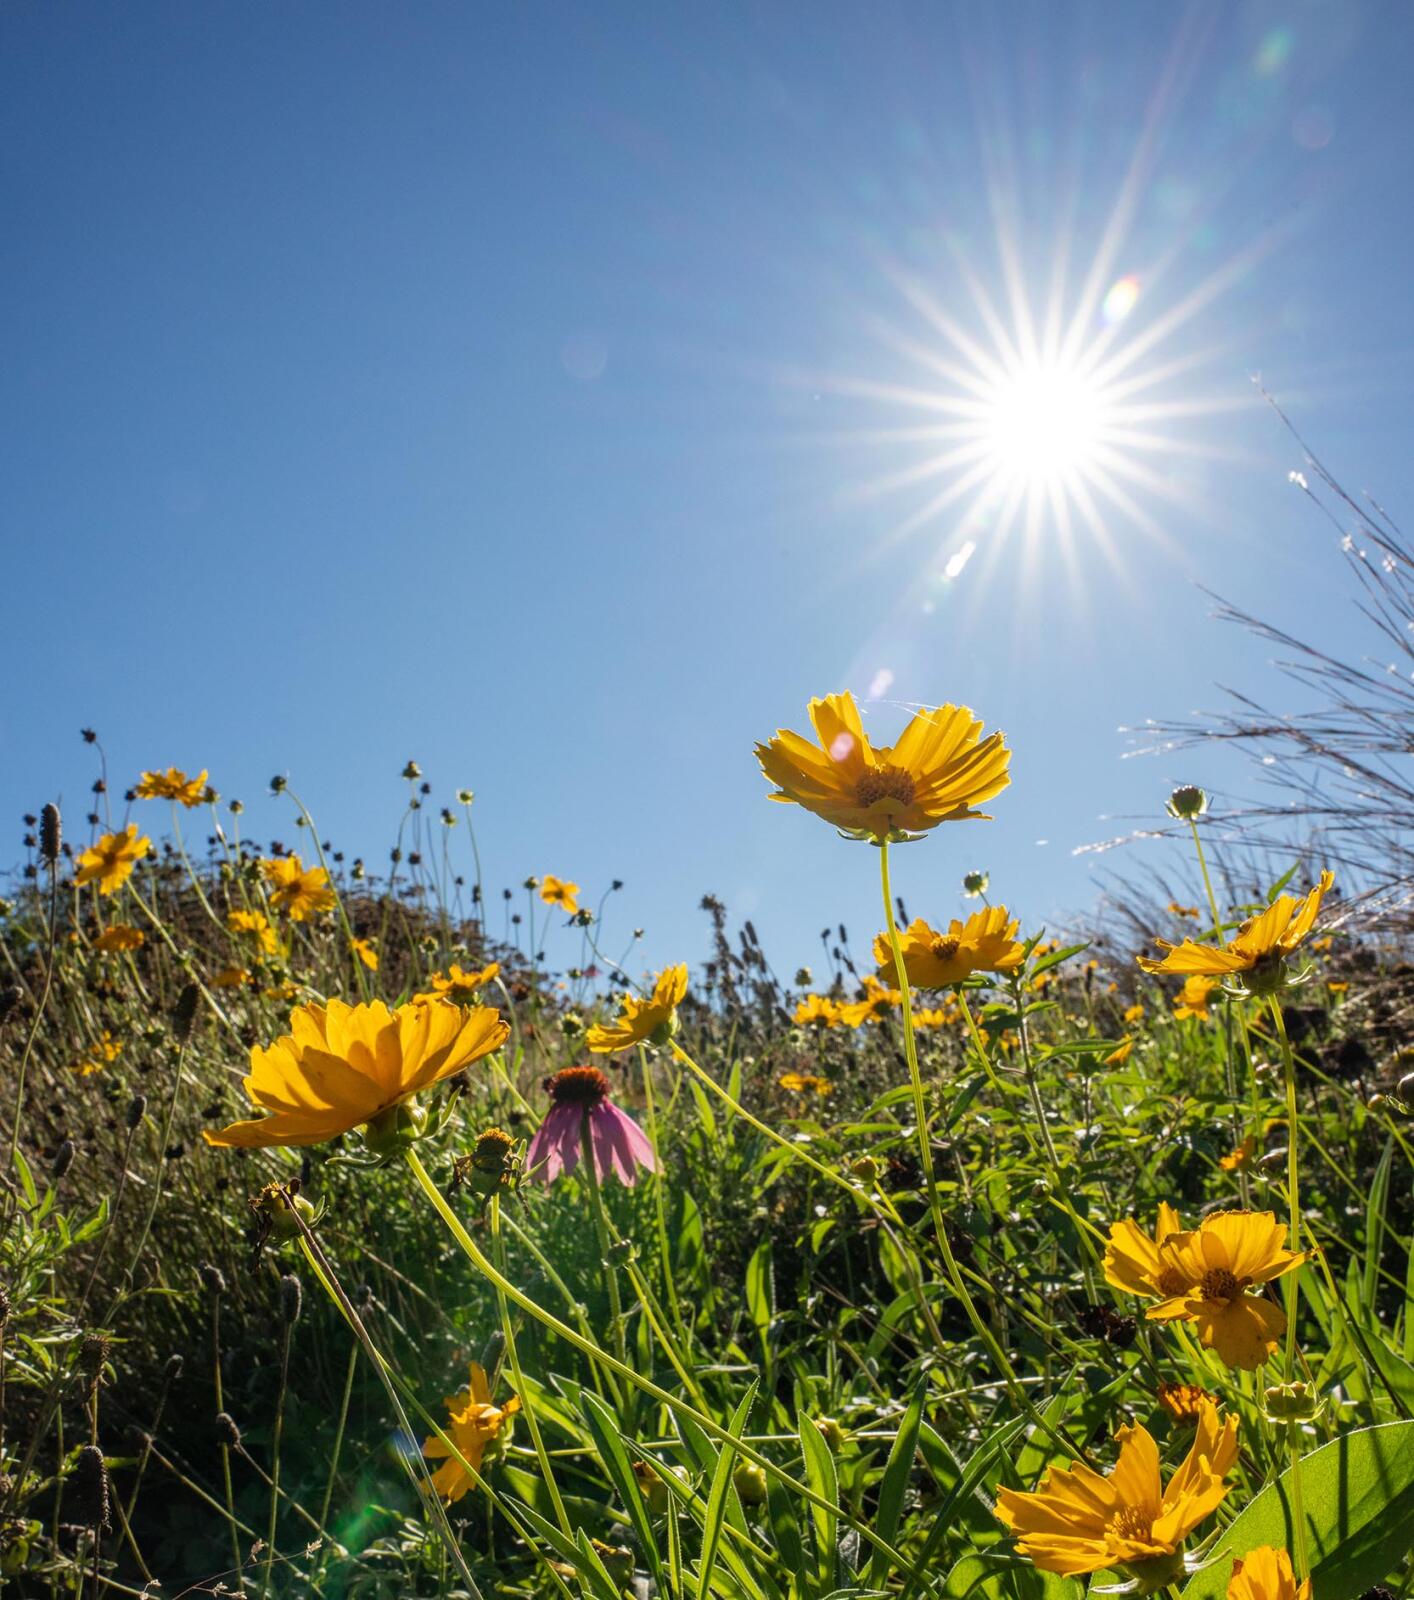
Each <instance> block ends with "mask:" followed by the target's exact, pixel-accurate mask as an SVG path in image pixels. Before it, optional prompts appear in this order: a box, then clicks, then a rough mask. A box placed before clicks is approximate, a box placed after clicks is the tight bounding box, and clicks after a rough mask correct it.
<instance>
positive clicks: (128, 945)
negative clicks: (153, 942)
mask: <svg viewBox="0 0 1414 1600" xmlns="http://www.w3.org/2000/svg"><path fill="white" fill-rule="evenodd" d="M146 943H147V935H146V934H145V933H144V932H143V931H142V929H141V928H134V927H132V926H130V925H129V924H128V923H126V922H115V923H114V924H113V926H112V927H111V928H105V929H104V930H103V932H102V933H100V934H99V935H98V937H97V938H96V939H95V940H94V941H93V947H94V949H95V950H101V951H102V952H103V954H104V955H106V956H108V955H116V954H118V953H120V952H122V951H125V950H141V949H142V947H143V945H144V944H146Z"/></svg>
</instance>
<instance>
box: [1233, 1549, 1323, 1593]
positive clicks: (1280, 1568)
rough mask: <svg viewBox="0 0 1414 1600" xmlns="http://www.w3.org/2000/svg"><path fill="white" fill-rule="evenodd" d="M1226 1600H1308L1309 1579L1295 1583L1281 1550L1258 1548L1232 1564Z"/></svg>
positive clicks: (1294, 1577) (1289, 1560)
mask: <svg viewBox="0 0 1414 1600" xmlns="http://www.w3.org/2000/svg"><path fill="white" fill-rule="evenodd" d="M1227 1600H1311V1580H1310V1579H1309V1578H1306V1579H1305V1580H1304V1581H1303V1582H1301V1583H1297V1581H1296V1574H1295V1572H1293V1571H1292V1568H1291V1557H1290V1556H1289V1555H1288V1554H1287V1553H1286V1551H1285V1550H1274V1549H1273V1548H1272V1547H1271V1545H1269V1544H1263V1545H1258V1547H1257V1548H1256V1549H1255V1550H1249V1551H1248V1552H1247V1554H1246V1555H1245V1556H1243V1558H1242V1559H1241V1560H1240V1561H1234V1562H1233V1564H1232V1577H1231V1578H1230V1579H1229V1580H1228V1585H1227Z"/></svg>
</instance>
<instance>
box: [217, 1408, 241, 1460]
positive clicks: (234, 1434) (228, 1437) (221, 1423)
mask: <svg viewBox="0 0 1414 1600" xmlns="http://www.w3.org/2000/svg"><path fill="white" fill-rule="evenodd" d="M216 1438H217V1440H218V1441H219V1442H220V1443H221V1444H224V1445H225V1446H226V1447H227V1449H230V1450H239V1449H240V1447H241V1430H240V1429H239V1428H238V1427H237V1426H236V1419H235V1418H234V1417H233V1416H232V1415H231V1413H230V1412H229V1411H218V1412H217V1413H216Z"/></svg>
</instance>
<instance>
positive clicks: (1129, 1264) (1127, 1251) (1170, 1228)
mask: <svg viewBox="0 0 1414 1600" xmlns="http://www.w3.org/2000/svg"><path fill="white" fill-rule="evenodd" d="M1182 1232H1183V1222H1182V1220H1181V1219H1180V1217H1179V1214H1178V1212H1177V1211H1175V1210H1174V1208H1173V1207H1172V1206H1171V1205H1169V1204H1168V1202H1167V1201H1160V1203H1159V1215H1158V1218H1157V1220H1156V1222H1155V1224H1154V1231H1153V1233H1152V1234H1148V1233H1145V1232H1144V1230H1143V1228H1141V1227H1140V1226H1139V1224H1138V1223H1137V1222H1135V1221H1134V1220H1133V1218H1131V1217H1126V1218H1125V1220H1124V1221H1123V1222H1112V1223H1111V1224H1110V1237H1109V1243H1108V1244H1107V1245H1106V1246H1105V1260H1104V1268H1105V1282H1106V1283H1108V1284H1110V1285H1111V1286H1112V1287H1113V1288H1116V1289H1123V1290H1124V1291H1125V1293H1126V1294H1142V1295H1148V1296H1149V1297H1150V1298H1151V1299H1155V1300H1158V1299H1163V1298H1164V1297H1165V1296H1166V1295H1171V1294H1176V1293H1178V1291H1179V1290H1180V1289H1182V1288H1184V1287H1185V1286H1186V1284H1187V1282H1188V1280H1187V1279H1186V1278H1183V1277H1182V1276H1181V1275H1180V1274H1179V1273H1178V1272H1177V1271H1175V1270H1173V1269H1170V1268H1166V1267H1165V1266H1164V1263H1163V1262H1162V1261H1161V1260H1160V1257H1159V1251H1160V1249H1161V1248H1162V1246H1163V1244H1164V1242H1165V1241H1166V1240H1168V1239H1171V1238H1172V1237H1173V1236H1174V1235H1175V1234H1181V1233H1182Z"/></svg>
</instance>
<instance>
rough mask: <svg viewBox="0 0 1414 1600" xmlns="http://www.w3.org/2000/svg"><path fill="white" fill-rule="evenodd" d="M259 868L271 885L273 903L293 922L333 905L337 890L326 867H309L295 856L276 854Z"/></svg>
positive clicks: (304, 919)
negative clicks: (330, 882)
mask: <svg viewBox="0 0 1414 1600" xmlns="http://www.w3.org/2000/svg"><path fill="white" fill-rule="evenodd" d="M260 870H261V872H262V873H264V875H265V881H266V883H268V884H269V885H270V903H271V904H272V905H273V906H274V907H275V908H276V910H278V911H285V912H288V913H289V916H290V920H291V921H292V922H306V921H308V919H309V918H310V917H312V916H315V915H317V914H318V913H319V912H321V911H330V910H332V909H333V905H334V891H333V890H332V889H331V888H330V887H329V874H328V873H327V872H326V871H325V870H324V868H323V867H310V868H308V869H307V870H306V868H305V865H304V863H303V862H302V861H301V860H300V858H299V857H298V856H296V855H288V856H276V857H274V859H273V860H269V861H262V862H261V863H260Z"/></svg>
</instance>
